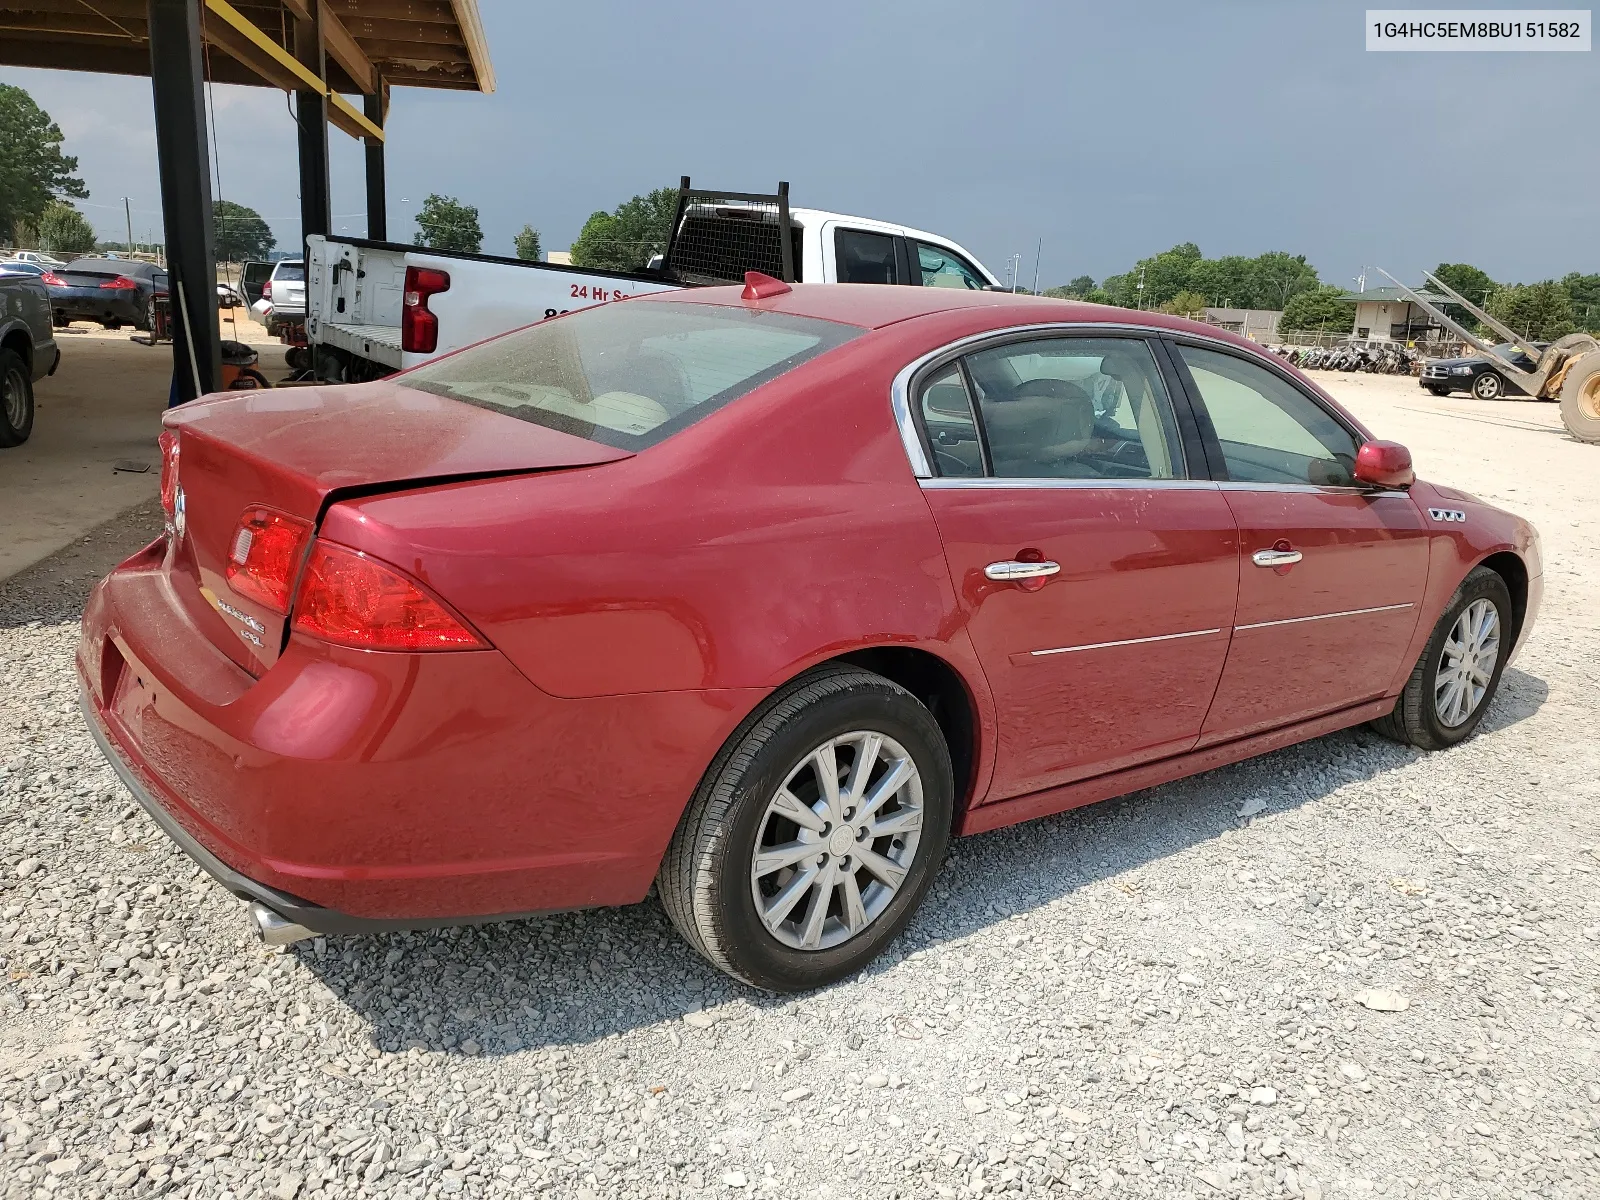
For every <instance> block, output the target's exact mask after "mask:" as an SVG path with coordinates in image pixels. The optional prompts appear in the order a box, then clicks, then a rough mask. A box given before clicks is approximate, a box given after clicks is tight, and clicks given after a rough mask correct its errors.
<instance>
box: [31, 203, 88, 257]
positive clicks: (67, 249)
mask: <svg viewBox="0 0 1600 1200" xmlns="http://www.w3.org/2000/svg"><path fill="white" fill-rule="evenodd" d="M38 237H39V249H41V250H44V251H47V252H48V253H50V254H55V255H59V256H61V257H64V258H77V257H79V256H81V255H84V254H90V253H92V252H93V251H94V248H95V242H96V240H97V237H96V234H95V231H94V226H93V225H91V224H89V222H88V219H87V218H85V217H84V215H83V214H82V213H81V212H79V211H78V210H77V209H75V208H73V207H72V205H70V204H68V203H67V202H66V201H65V200H52V201H51V202H50V204H49V207H47V208H46V209H45V210H44V215H43V216H41V217H40V218H39V227H38Z"/></svg>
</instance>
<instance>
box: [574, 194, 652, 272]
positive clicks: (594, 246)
mask: <svg viewBox="0 0 1600 1200" xmlns="http://www.w3.org/2000/svg"><path fill="white" fill-rule="evenodd" d="M677 212H678V189H677V188H657V189H656V190H655V191H653V192H647V193H646V194H645V195H643V196H635V197H634V198H633V199H632V200H628V201H625V202H624V203H622V204H619V205H617V207H616V209H615V210H614V211H612V212H609V213H606V212H597V213H595V214H594V215H593V216H591V217H590V218H589V219H588V220H587V221H585V222H584V223H583V230H582V231H581V232H580V233H579V234H578V240H577V241H575V242H573V243H572V262H573V265H574V266H579V267H599V268H602V269H605V270H611V271H637V270H639V269H640V268H642V267H643V266H644V265H645V264H646V263H647V262H649V261H650V258H651V256H652V255H655V254H661V253H663V252H664V251H665V250H666V248H667V239H668V237H669V236H670V235H671V233H672V219H673V217H674V216H676V215H677Z"/></svg>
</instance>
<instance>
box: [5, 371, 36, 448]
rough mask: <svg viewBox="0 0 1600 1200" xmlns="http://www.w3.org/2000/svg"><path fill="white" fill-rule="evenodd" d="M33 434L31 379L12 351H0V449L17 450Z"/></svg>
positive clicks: (30, 375) (31, 376)
mask: <svg viewBox="0 0 1600 1200" xmlns="http://www.w3.org/2000/svg"><path fill="white" fill-rule="evenodd" d="M32 432H33V375H32V374H31V373H30V372H29V371H28V364H27V363H26V362H24V361H23V358H22V355H20V354H18V353H17V352H16V351H15V350H0V446H20V445H22V443H23V442H25V441H27V440H28V435H29V434H31V433H32Z"/></svg>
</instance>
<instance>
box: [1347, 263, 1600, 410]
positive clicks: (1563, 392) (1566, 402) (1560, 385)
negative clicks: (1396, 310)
mask: <svg viewBox="0 0 1600 1200" xmlns="http://www.w3.org/2000/svg"><path fill="white" fill-rule="evenodd" d="M1378 271H1379V273H1380V274H1382V275H1383V277H1384V278H1385V279H1387V280H1389V282H1391V283H1393V284H1394V285H1395V286H1396V287H1398V288H1399V289H1400V290H1401V291H1402V292H1404V293H1405V294H1406V296H1407V297H1408V298H1409V299H1410V300H1411V302H1412V303H1413V304H1417V305H1420V306H1421V307H1423V308H1425V309H1427V311H1428V313H1429V314H1430V315H1431V316H1432V317H1433V319H1434V320H1436V321H1438V322H1439V324H1441V325H1443V326H1444V327H1445V328H1446V329H1450V330H1453V331H1454V332H1455V333H1456V335H1457V336H1458V337H1460V338H1462V339H1463V340H1464V341H1466V342H1467V343H1468V344H1469V345H1472V346H1476V347H1477V348H1478V350H1480V351H1481V352H1482V353H1483V354H1484V355H1485V356H1486V357H1487V358H1488V359H1489V361H1490V362H1492V363H1494V365H1495V369H1496V370H1498V371H1500V372H1501V373H1502V374H1504V375H1505V376H1506V378H1508V379H1514V380H1516V382H1517V386H1518V387H1520V388H1521V389H1522V390H1523V391H1525V392H1527V393H1528V395H1530V396H1534V397H1537V398H1538V399H1540V400H1559V401H1560V402H1561V422H1562V424H1564V425H1565V426H1566V427H1567V432H1568V433H1570V434H1571V435H1572V436H1573V437H1575V438H1577V439H1578V440H1579V441H1580V442H1600V341H1596V340H1595V339H1594V338H1593V337H1591V336H1590V335H1589V334H1587V333H1569V334H1567V336H1566V337H1564V338H1561V339H1560V340H1559V341H1554V342H1551V343H1550V345H1548V346H1546V347H1545V348H1544V349H1543V350H1541V349H1539V347H1537V346H1535V345H1534V344H1533V343H1532V342H1530V341H1528V339H1527V338H1524V337H1520V336H1518V335H1517V333H1516V332H1514V331H1513V330H1511V329H1509V328H1507V327H1506V326H1505V325H1502V324H1501V323H1500V322H1499V321H1497V320H1495V319H1494V318H1493V317H1491V316H1490V315H1489V314H1488V313H1486V312H1484V311H1483V309H1481V308H1479V307H1478V306H1477V305H1476V304H1474V303H1472V301H1470V300H1468V299H1467V298H1466V297H1465V296H1463V295H1461V294H1460V293H1459V292H1456V291H1453V290H1452V289H1451V288H1450V287H1449V286H1447V285H1446V284H1444V283H1442V282H1441V281H1440V280H1439V278H1438V276H1436V275H1429V274H1428V272H1426V271H1424V272H1423V273H1422V274H1423V277H1424V278H1426V279H1427V281H1428V282H1429V283H1431V284H1433V286H1434V287H1436V288H1438V289H1439V291H1440V292H1441V293H1443V294H1444V295H1446V296H1448V297H1450V299H1451V300H1453V301H1455V302H1456V303H1457V304H1459V305H1460V306H1461V307H1462V308H1464V309H1466V310H1467V311H1468V312H1469V313H1471V314H1472V315H1473V316H1475V317H1477V318H1478V320H1480V321H1482V322H1483V323H1484V324H1485V325H1487V326H1488V327H1489V328H1490V329H1492V330H1494V331H1495V332H1496V333H1498V334H1499V335H1500V336H1501V337H1502V338H1504V339H1505V340H1506V341H1508V342H1510V343H1511V344H1512V345H1513V346H1515V347H1517V349H1519V350H1521V351H1522V352H1523V353H1524V354H1526V355H1527V356H1528V357H1529V358H1531V359H1532V360H1533V363H1534V367H1533V370H1531V371H1525V370H1523V369H1522V368H1521V367H1519V366H1517V365H1516V364H1515V363H1513V362H1512V361H1511V360H1510V359H1508V358H1507V357H1506V356H1505V355H1504V354H1502V353H1500V351H1499V350H1497V349H1496V348H1495V347H1494V346H1493V345H1491V344H1490V343H1489V342H1486V341H1484V340H1483V339H1482V338H1480V337H1478V336H1477V335H1476V334H1473V333H1469V332H1468V331H1467V329H1466V328H1465V327H1464V326H1462V325H1461V324H1460V323H1459V322H1457V321H1455V320H1453V319H1452V318H1450V317H1448V316H1446V315H1445V314H1444V313H1443V312H1441V311H1440V310H1439V309H1438V308H1436V307H1435V306H1434V305H1433V303H1432V302H1431V301H1429V300H1425V299H1423V297H1421V296H1419V295H1418V294H1417V293H1416V292H1414V291H1412V290H1411V289H1410V288H1408V287H1407V286H1406V285H1405V284H1403V283H1401V282H1400V281H1399V280H1398V279H1396V278H1395V277H1394V276H1393V275H1391V274H1389V272H1387V271H1385V270H1384V269H1383V268H1382V267H1379V268H1378Z"/></svg>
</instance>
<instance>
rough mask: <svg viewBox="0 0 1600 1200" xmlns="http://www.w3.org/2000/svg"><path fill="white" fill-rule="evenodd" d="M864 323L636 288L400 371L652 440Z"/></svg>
mask: <svg viewBox="0 0 1600 1200" xmlns="http://www.w3.org/2000/svg"><path fill="white" fill-rule="evenodd" d="M864 332H866V331H865V330H863V329H862V328H861V327H860V326H857V325H845V324H842V323H840V322H837V321H820V320H816V319H814V318H812V317H795V316H790V315H788V314H787V313H775V312H762V311H760V310H757V309H747V308H742V307H741V308H734V307H727V306H723V305H715V304H681V303H672V302H656V301H638V300H629V301H623V302H620V303H617V302H613V303H611V304H599V305H596V306H595V307H593V308H586V309H580V310H579V311H578V312H575V313H570V314H568V315H567V316H564V317H560V318H558V319H556V320H553V321H542V322H540V323H539V324H537V325H530V326H529V327H528V328H526V329H519V330H517V331H516V332H514V333H508V334H506V335H504V336H503V337H498V338H495V339H494V340H493V341H490V342H485V343H484V344H483V345H481V346H475V347H473V348H471V349H468V350H463V351H461V352H460V353H458V354H451V355H448V356H446V357H444V358H441V359H438V360H437V361H435V362H431V363H427V364H426V365H424V366H421V367H418V368H417V369H415V370H413V371H408V372H406V373H405V374H403V375H398V376H396V377H395V382H396V383H401V384H404V385H405V386H407V387H413V388H418V389H420V390H421V391H425V392H432V393H434V394H435V395H439V396H449V397H450V398H451V399H454V400H460V401H463V402H464V403H467V404H475V405H477V406H478V407H480V408H491V409H495V410H496V411H499V412H503V413H507V414H509V415H510V416H513V417H517V418H519V419H521V420H524V421H531V422H533V423H534V424H536V425H544V426H547V427H548V428H550V429H557V430H560V431H561V432H562V433H570V434H573V435H574V436H576V437H581V438H588V439H590V440H591V441H596V442H601V443H603V444H605V445H607V446H616V447H618V448H620V449H623V450H642V449H644V448H645V447H647V446H653V445H655V444H656V443H657V442H660V441H662V440H664V439H666V438H668V437H670V436H671V435H672V434H674V433H676V432H678V431H679V430H680V429H684V428H687V427H688V426H689V425H692V424H693V423H694V422H696V421H698V420H701V419H702V418H704V417H705V416H707V415H708V414H710V413H712V412H714V411H715V410H716V409H718V408H720V407H721V406H722V405H724V404H726V403H728V402H729V401H731V400H735V399H737V398H738V397H740V396H743V395H744V394H745V393H747V392H750V391H753V390H754V389H756V388H757V387H759V386H761V385H762V384H763V383H766V382H767V381H769V380H772V379H776V378H777V377H778V376H780V375H782V374H784V373H785V372H787V371H792V370H793V369H794V368H795V367H798V366H799V365H800V364H801V363H804V362H808V361H809V360H811V359H813V358H815V357H817V356H818V355H819V354H824V353H826V352H827V351H829V350H832V349H833V348H835V347H836V346H842V345H844V344H845V343H846V342H848V341H850V340H851V339H852V338H855V337H858V336H860V335H861V334H862V333H864Z"/></svg>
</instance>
